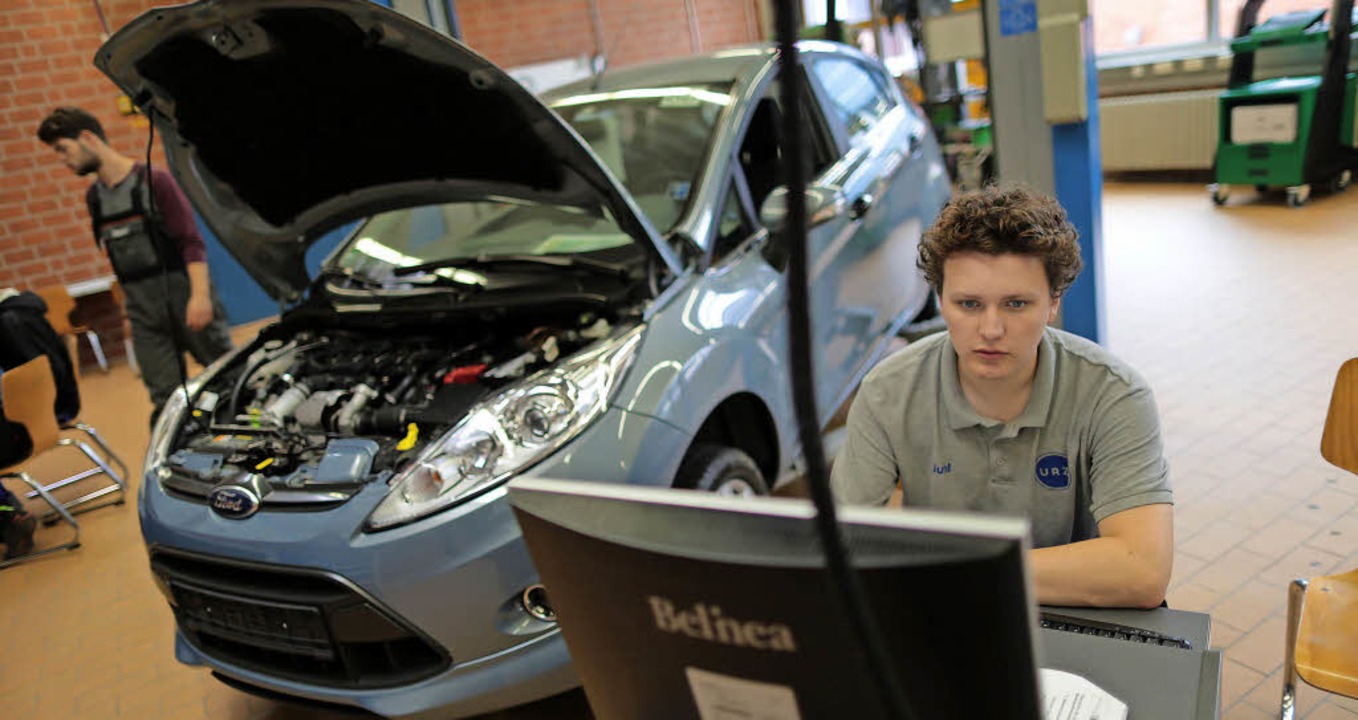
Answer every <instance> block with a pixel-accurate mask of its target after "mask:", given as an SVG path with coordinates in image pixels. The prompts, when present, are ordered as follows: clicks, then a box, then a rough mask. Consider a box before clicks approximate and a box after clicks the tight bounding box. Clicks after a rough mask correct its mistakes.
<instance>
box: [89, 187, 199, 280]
mask: <svg viewBox="0 0 1358 720" xmlns="http://www.w3.org/2000/svg"><path fill="white" fill-rule="evenodd" d="M143 174H144V173H141V172H139V173H137V178H136V180H135V183H134V185H133V186H132V208H131V209H130V210H127V211H125V212H120V213H114V214H113V215H109V216H107V217H105V216H104V215H103V211H102V209H101V208H100V207H99V203H98V195H95V196H94V201H93V204H92V205H91V207H90V219H91V221H92V222H93V224H94V235H95V237H96V238H98V240H99V245H100V247H102V248H103V249H104V252H106V253H108V260H109V263H110V264H112V265H113V274H114V275H117V276H118V281H119V282H121V283H123V284H124V285H125V284H127V283H131V282H136V281H138V280H145V279H146V278H149V277H154V276H156V275H159V274H161V273H164V272H175V271H179V272H182V271H184V269H185V266H184V258H183V256H182V255H180V253H179V250H178V249H177V248H176V247H175V246H174V243H173V242H172V241H171V240H170V239H169V238H168V237H166V236H165V233H164V231H162V229H161V227H160V223H159V222H157V220H156V218H155V217H154V216H153V215H151V214H150V213H148V212H146V209H145V208H144V207H143V203H142V175H143Z"/></svg>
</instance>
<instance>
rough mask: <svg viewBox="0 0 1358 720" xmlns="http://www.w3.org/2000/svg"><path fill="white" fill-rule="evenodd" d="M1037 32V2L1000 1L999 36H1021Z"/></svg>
mask: <svg viewBox="0 0 1358 720" xmlns="http://www.w3.org/2000/svg"><path fill="white" fill-rule="evenodd" d="M1036 30H1037V0H1000V35H1001V36H1002V37H1008V36H1010V35H1023V34H1026V33H1030V32H1034V31H1036Z"/></svg>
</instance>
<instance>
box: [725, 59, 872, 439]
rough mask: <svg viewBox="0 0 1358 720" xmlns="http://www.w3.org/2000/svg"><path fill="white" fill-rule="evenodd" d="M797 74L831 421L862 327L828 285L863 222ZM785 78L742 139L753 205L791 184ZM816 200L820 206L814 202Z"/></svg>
mask: <svg viewBox="0 0 1358 720" xmlns="http://www.w3.org/2000/svg"><path fill="white" fill-rule="evenodd" d="M797 81H798V82H801V83H802V84H803V92H802V107H801V108H800V109H799V112H801V113H802V118H803V123H802V125H803V127H804V128H805V130H806V133H807V135H806V138H805V140H806V146H805V148H804V152H803V156H804V158H805V160H806V172H805V177H806V192H807V204H808V209H809V210H810V211H811V217H810V218H809V220H808V223H807V262H808V265H809V268H808V273H809V275H810V277H811V290H812V292H811V332H812V340H813V350H814V353H815V355H814V359H815V366H816V401H817V407H818V409H819V410H820V413H821V420H822V421H826V420H828V419H829V418H830V417H831V416H832V415H833V414H834V412H835V410H836V409H837V408H838V406H839V404H840V403H841V402H842V401H843V398H844V396H845V395H846V393H847V391H848V389H849V387H850V384H851V382H852V380H853V378H852V373H853V369H854V368H853V363H852V362H850V361H851V360H852V358H853V345H854V344H855V342H856V339H855V338H856V336H857V335H859V334H861V330H857V329H855V327H856V324H855V323H853V322H847V323H846V322H844V321H843V319H842V317H841V313H839V311H838V309H837V308H836V306H835V303H836V301H837V297H836V293H837V291H832V292H829V293H827V292H824V290H823V288H825V287H830V288H837V287H838V285H839V282H838V280H837V279H836V278H835V277H834V276H836V275H837V274H838V273H839V272H841V268H840V266H839V262H838V261H837V259H836V258H837V257H838V255H839V254H840V253H841V252H842V250H843V245H844V243H845V239H846V238H847V237H850V236H852V234H853V233H854V232H855V226H856V225H857V222H856V221H855V220H854V219H852V218H851V217H850V213H849V212H848V211H847V206H846V204H845V202H844V196H843V192H842V190H841V187H840V183H841V182H842V177H843V174H844V173H843V169H842V167H841V165H842V160H843V158H842V157H841V154H842V149H841V145H840V143H839V142H838V141H837V140H836V139H835V136H834V132H833V130H832V129H831V126H830V125H829V123H828V122H827V118H826V114H825V112H824V111H823V110H822V109H821V103H820V102H819V99H818V96H817V93H815V92H814V91H813V90H812V88H811V84H810V83H809V82H808V81H807V77H806V75H805V74H802V75H799V77H798V78H797ZM781 82H782V79H781V78H779V79H777V80H776V81H774V82H771V83H769V86H768V88H767V89H766V91H765V92H764V93H763V95H762V98H761V99H760V100H759V101H758V102H757V104H756V106H755V108H754V110H753V111H752V115H751V118H750V121H749V123H748V125H747V128H746V131H745V134H744V135H743V137H742V140H741V141H740V143H739V144H738V148H739V150H738V161H739V164H740V166H741V170H742V175H743V177H744V179H745V180H746V181H747V185H748V192H749V196H750V200H751V205H752V206H753V207H754V208H760V207H762V205H763V203H764V201H765V200H766V199H767V198H768V197H769V196H770V195H771V194H773V191H774V190H775V189H776V188H780V187H785V186H786V178H784V177H782V170H781V156H782V146H783V143H784V141H785V140H784V138H782V137H781V133H782V122H783V120H782V114H783V113H784V112H786V109H785V108H784V107H783V106H782V98H781V93H780V85H779V83H781ZM816 198H820V199H822V200H823V202H821V201H817V200H816ZM817 205H818V206H819V210H816V209H815V207H813V206H817ZM785 243H786V238H783V237H776V238H774V239H773V241H772V249H773V251H774V254H775V255H778V254H781V253H782V252H783V251H782V249H781V248H780V245H782V247H783V248H785ZM784 256H785V255H784ZM775 264H777V262H776V261H775Z"/></svg>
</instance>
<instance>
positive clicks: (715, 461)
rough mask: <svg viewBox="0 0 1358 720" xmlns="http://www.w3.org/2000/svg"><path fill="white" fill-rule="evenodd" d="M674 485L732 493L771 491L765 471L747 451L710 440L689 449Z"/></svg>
mask: <svg viewBox="0 0 1358 720" xmlns="http://www.w3.org/2000/svg"><path fill="white" fill-rule="evenodd" d="M674 485H675V487H680V488H688V489H692V490H704V491H707V492H714V493H716V494H718V495H727V496H731V497H752V496H755V495H768V494H769V486H768V483H766V482H765V481H764V473H763V472H762V471H760V469H759V466H758V465H756V464H755V462H754V459H753V458H751V457H750V456H749V455H748V454H746V453H745V451H743V450H739V449H737V448H733V447H727V446H725V445H711V444H706V443H701V444H698V445H694V446H693V447H692V448H690V449H689V451H688V454H687V455H685V456H684V461H683V462H681V463H679V474H678V476H677V477H676V478H675V483H674Z"/></svg>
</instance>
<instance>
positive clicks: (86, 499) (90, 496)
mask: <svg viewBox="0 0 1358 720" xmlns="http://www.w3.org/2000/svg"><path fill="white" fill-rule="evenodd" d="M39 361H41V364H42V372H41V374H42V377H43V378H45V379H43V380H34V379H33V378H34V377H35V376H36V375H38V374H39V373H38V371H36V370H29V371H27V372H26V373H21V374H20V375H19V376H18V377H15V378H14V379H13V380H11V379H10V376H11V374H13V373H15V372H18V371H19V370H21V369H23V368H26V367H29V366H30V365H32V364H33V363H35V362H39ZM39 382H41V383H46V384H48V385H51V386H52V387H53V392H54V393H55V392H56V391H55V388H56V381H55V380H54V379H53V377H52V365H51V363H50V362H49V361H48V359H47V356H45V355H44V356H41V357H39V358H37V359H35V360H30V361H29V362H26V363H24V364H23V365H20V366H19V367H17V368H15V369H13V370H6V371H5V374H4V376H0V383H3V386H4V387H3V390H0V392H3V393H4V395H3V397H4V403H5V414H6V415H9V402H10V400H9V398H10V394H11V392H13V393H17V394H18V395H19V396H20V397H21V398H22V397H24V396H25V394H26V393H31V392H34V390H33V389H32V387H33V386H34V383H39ZM53 398H55V395H53ZM49 420H50V421H51V424H52V425H53V426H55V427H56V429H57V433H56V438H55V440H54V441H53V442H50V443H47V442H44V444H43V445H39V444H38V441H37V438H36V437H35V438H34V440H33V455H38V454H41V453H42V452H45V451H47V450H49V449H51V448H53V447H73V448H75V449H77V450H79V451H80V453H81V454H82V455H84V456H85V458H86V459H88V460H89V461H90V463H92V466H91V467H89V468H87V469H85V470H81V471H80V472H78V473H75V474H74V475H71V476H69V477H66V478H63V479H61V480H58V481H56V482H54V483H50V484H47V485H44V486H43V487H44V488H46V489H47V490H49V491H51V490H56V489H58V488H64V487H66V486H68V485H74V484H76V483H78V482H81V481H83V480H85V479H87V478H91V477H95V476H98V475H103V476H105V477H107V478H108V479H109V480H110V481H111V482H110V483H109V484H107V485H104V486H103V487H99V488H95V489H93V490H91V491H90V492H88V493H86V494H84V495H82V496H80V497H78V498H76V499H74V500H68V501H66V502H65V503H64V505H65V506H66V507H67V508H68V509H69V508H76V507H79V508H80V509H79V510H72V513H76V514H78V513H82V512H86V511H89V510H94V509H95V508H100V507H103V506H104V505H121V504H123V502H124V501H125V500H126V497H127V480H126V477H127V466H126V465H125V464H124V463H123V461H122V460H121V459H120V458H118V457H117V456H116V455H114V454H113V452H112V450H111V449H110V448H109V446H108V443H106V442H104V439H103V438H102V437H100V436H99V433H98V432H96V431H95V430H94V428H92V427H90V426H89V425H86V424H84V423H82V422H74V421H73V422H71V423H68V424H66V425H59V424H58V423H57V418H56V413H55V412H53V410H52V406H51V405H50V404H49V405H48V406H47V414H46V415H45V416H42V417H33V416H31V415H30V416H29V417H27V418H25V419H24V420H22V421H20V420H19V419H17V418H15V417H10V421H11V422H22V424H24V425H25V426H27V425H28V424H29V423H35V422H36V423H41V429H42V430H43V431H44V432H43V433H42V437H43V438H44V440H46V437H47V435H46V432H45V431H46V430H47V423H48V421H49ZM73 430H79V431H81V432H83V433H84V434H85V435H87V436H88V437H89V438H90V439H92V440H94V441H95V443H97V444H98V445H99V447H100V449H102V450H103V451H104V455H102V456H101V455H100V454H99V453H96V452H95V451H94V449H93V448H91V447H90V446H89V445H87V444H85V443H84V442H82V441H80V440H77V439H75V438H71V437H63V436H62V434H61V433H62V432H65V431H73ZM29 435H33V431H32V430H29ZM110 459H111V460H112V461H113V462H114V463H116V464H117V465H118V466H119V467H120V468H122V473H119V472H118V471H116V470H114V469H113V467H112V465H110V464H109V460H110ZM114 493H117V497H116V498H113V500H112V501H110V502H107V503H101V504H99V505H92V506H89V507H82V506H84V505H87V504H88V503H90V502H93V501H95V500H98V499H100V498H103V497H106V496H108V495H112V494H114ZM38 495H39V493H38V492H36V491H30V492H29V493H28V495H27V497H28V498H35V497H37V496H38ZM56 515H57V513H56V512H52V513H49V514H47V515H46V516H44V517H43V522H44V523H47V524H50V523H52V522H55V521H56V520H57V517H56Z"/></svg>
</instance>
